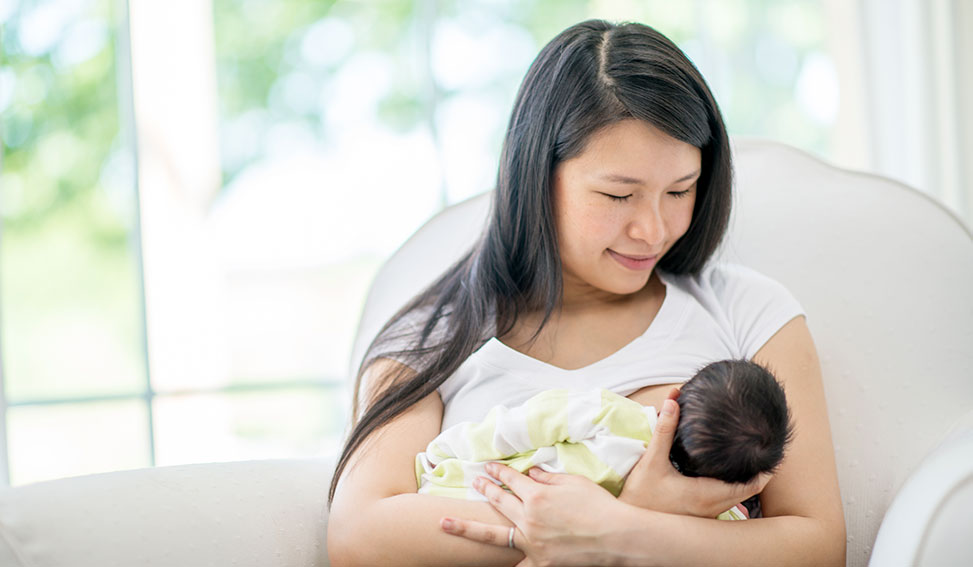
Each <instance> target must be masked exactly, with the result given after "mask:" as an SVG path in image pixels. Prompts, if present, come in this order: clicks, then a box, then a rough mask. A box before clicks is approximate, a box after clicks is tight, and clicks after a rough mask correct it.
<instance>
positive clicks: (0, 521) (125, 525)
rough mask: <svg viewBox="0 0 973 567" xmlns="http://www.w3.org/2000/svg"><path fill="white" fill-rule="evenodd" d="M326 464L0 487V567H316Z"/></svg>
mask: <svg viewBox="0 0 973 567" xmlns="http://www.w3.org/2000/svg"><path fill="white" fill-rule="evenodd" d="M332 466H333V464H332V461H331V460H330V459H282V460H272V461H245V462H235V463H213V464H204V465H184V466H172V467H158V468H153V469H139V470H132V471H122V472H113V473H105V474H97V475H90V476H83V477H76V478H67V479H61V480H55V481H50V482H41V483H37V484H32V485H27V486H22V487H16V488H6V489H2V490H0V564H2V565H11V566H17V567H34V566H41V565H43V566H44V567H68V566H71V567H96V566H98V567H102V566H109V565H119V566H122V565H124V566H131V567H139V566H148V565H236V566H239V567H244V566H253V567H276V566H281V567H283V566H285V565H286V566H292V565H294V566H302V567H326V566H327V565H328V555H327V550H326V548H325V542H326V530H327V526H326V521H327V508H326V500H327V494H328V483H329V482H330V478H331V470H332Z"/></svg>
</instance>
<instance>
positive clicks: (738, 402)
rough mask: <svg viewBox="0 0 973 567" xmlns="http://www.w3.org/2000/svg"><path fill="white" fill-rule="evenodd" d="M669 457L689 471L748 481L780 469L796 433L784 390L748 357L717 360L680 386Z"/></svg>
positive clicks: (695, 473) (730, 479)
mask: <svg viewBox="0 0 973 567" xmlns="http://www.w3.org/2000/svg"><path fill="white" fill-rule="evenodd" d="M677 401H678V402H679V426H678V427H677V428H676V438H675V441H674V442H673V444H672V451H671V452H670V453H669V457H670V459H671V460H672V463H673V464H674V465H675V466H676V468H677V469H679V470H680V471H681V472H682V473H683V474H684V475H686V476H708V477H713V478H718V479H720V480H723V481H726V482H748V481H750V480H751V479H753V478H754V477H756V476H757V475H758V474H760V473H762V472H768V471H772V470H774V469H775V468H776V467H777V465H779V464H780V462H781V461H782V460H783V458H784V448H785V446H786V445H787V443H788V442H790V439H791V436H792V435H793V426H792V424H791V420H790V413H789V411H788V409H787V399H786V398H785V396H784V390H783V388H781V386H780V384H779V383H778V382H777V380H776V379H775V378H774V375H773V374H771V373H770V372H769V371H768V370H767V369H765V368H764V367H762V366H760V365H759V364H756V363H753V362H749V361H745V360H724V361H720V362H714V363H712V364H710V365H709V366H706V367H705V368H703V369H702V370H700V371H699V372H698V373H697V374H696V376H693V378H692V379H690V380H689V381H688V382H686V383H685V384H684V385H683V387H682V389H681V390H680V394H679V399H678V400H677Z"/></svg>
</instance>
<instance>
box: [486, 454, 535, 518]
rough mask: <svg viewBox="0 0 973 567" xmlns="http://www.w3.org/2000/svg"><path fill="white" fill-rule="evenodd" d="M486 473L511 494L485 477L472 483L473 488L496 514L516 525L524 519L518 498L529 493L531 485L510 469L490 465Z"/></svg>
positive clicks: (521, 503) (522, 476) (529, 481)
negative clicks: (484, 498)
mask: <svg viewBox="0 0 973 567" xmlns="http://www.w3.org/2000/svg"><path fill="white" fill-rule="evenodd" d="M486 469H487V472H488V473H490V475H491V476H493V478H496V479H497V480H499V481H500V482H502V483H503V484H505V485H507V487H508V488H510V490H512V491H513V494H511V493H509V492H507V491H506V490H504V489H503V488H501V487H499V486H497V484H496V483H495V482H492V481H491V480H490V479H488V478H486V477H480V478H477V479H475V480H474V481H473V488H475V489H476V490H477V491H478V492H479V493H480V494H482V495H483V496H485V497H486V499H487V501H488V502H490V504H491V505H492V506H493V507H494V508H496V509H497V511H498V512H500V513H501V514H503V515H504V516H506V517H507V519H508V520H510V521H511V522H513V523H515V524H518V523H520V521H521V520H522V518H523V517H524V504H523V502H521V499H520V498H518V496H519V497H521V498H522V497H523V494H524V493H525V492H529V490H530V488H531V487H530V486H529V484H526V483H531V482H533V481H531V480H530V479H529V478H527V477H525V476H524V475H522V474H520V473H519V472H517V471H515V470H513V469H512V468H510V467H507V466H503V465H497V464H496V463H490V464H489V465H487V466H486Z"/></svg>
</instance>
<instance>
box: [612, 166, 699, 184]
mask: <svg viewBox="0 0 973 567" xmlns="http://www.w3.org/2000/svg"><path fill="white" fill-rule="evenodd" d="M700 171H701V170H699V169H697V170H696V171H694V172H692V173H690V174H688V175H684V176H682V177H680V178H679V179H677V180H675V181H673V182H672V183H671V184H670V185H675V184H676V183H682V182H683V181H689V180H690V179H692V178H694V177H696V176H697V175H699V172H700ZM600 179H602V180H603V181H610V182H612V183H622V184H625V185H642V184H643V183H644V181H643V180H641V179H639V178H637V177H629V176H627V175H621V174H618V173H606V174H604V175H601V176H600Z"/></svg>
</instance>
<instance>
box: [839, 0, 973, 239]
mask: <svg viewBox="0 0 973 567" xmlns="http://www.w3.org/2000/svg"><path fill="white" fill-rule="evenodd" d="M826 5H827V9H828V11H829V17H828V21H829V22H831V24H832V26H833V27H832V30H831V31H832V35H831V43H832V45H831V49H832V51H833V53H834V55H835V60H836V62H837V65H838V67H839V75H840V81H841V87H842V88H841V95H842V101H841V111H840V114H839V119H838V124H837V125H836V128H835V136H836V144H835V147H836V156H835V159H836V161H838V162H839V163H840V164H842V165H845V166H848V167H854V168H858V169H865V170H869V171H873V172H875V173H878V174H881V175H885V176H888V177H891V178H893V179H896V180H899V181H902V182H903V183H906V184H908V185H911V186H914V187H917V188H919V189H921V190H923V191H925V192H926V193H928V194H930V195H932V196H933V197H935V198H936V199H937V200H939V201H940V202H942V203H943V204H945V205H946V206H947V207H948V208H950V209H951V210H953V212H955V213H956V214H957V215H958V216H959V217H960V218H961V219H963V220H964V222H966V224H967V226H971V225H973V111H971V109H970V106H969V105H970V101H973V38H971V35H973V2H969V1H968V0H928V1H927V0H855V1H846V0H828V1H827V4H826Z"/></svg>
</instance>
